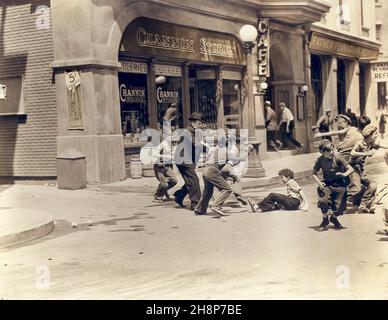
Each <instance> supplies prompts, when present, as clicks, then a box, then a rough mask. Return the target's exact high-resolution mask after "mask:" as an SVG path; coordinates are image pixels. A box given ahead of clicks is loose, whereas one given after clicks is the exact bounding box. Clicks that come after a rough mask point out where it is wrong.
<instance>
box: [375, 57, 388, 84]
mask: <svg viewBox="0 0 388 320" xmlns="http://www.w3.org/2000/svg"><path fill="white" fill-rule="evenodd" d="M372 80H373V81H374V82H387V81H388V62H378V63H373V64H372Z"/></svg>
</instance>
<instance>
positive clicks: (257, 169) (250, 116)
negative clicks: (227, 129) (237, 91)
mask: <svg viewBox="0 0 388 320" xmlns="http://www.w3.org/2000/svg"><path fill="white" fill-rule="evenodd" d="M254 57H255V55H253V54H252V53H250V52H248V53H247V70H246V72H247V101H246V103H245V104H244V106H243V110H242V120H243V122H242V124H243V126H242V127H243V128H244V129H248V135H249V143H250V144H252V145H253V147H254V150H253V151H252V152H251V153H250V154H249V158H248V171H247V173H246V176H247V177H254V178H259V177H263V176H265V170H264V168H263V165H262V163H261V160H260V156H259V148H260V145H261V143H260V141H259V140H258V139H257V138H256V132H255V131H256V130H255V128H256V121H255V118H256V115H255V99H254V93H255V92H256V88H255V81H254V74H256V72H254V68H255V70H256V69H257V64H256V60H255V58H254ZM261 100H263V97H261Z"/></svg>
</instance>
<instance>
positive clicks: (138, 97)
mask: <svg viewBox="0 0 388 320" xmlns="http://www.w3.org/2000/svg"><path fill="white" fill-rule="evenodd" d="M245 59H246V58H245V53H244V51H243V49H242V47H241V44H240V41H239V40H238V39H237V38H236V37H234V36H233V35H228V34H222V33H216V32H211V31H206V30H201V29H196V28H190V27H184V26H180V25H176V24H171V23H166V22H162V21H159V20H154V19H149V18H137V19H135V20H134V21H133V22H132V23H130V24H129V26H128V27H127V29H126V31H125V33H124V35H123V39H122V43H121V46H120V53H119V61H120V62H121V69H120V71H119V74H118V77H119V86H120V90H119V92H120V106H121V122H122V132H123V134H125V135H126V136H127V138H128V139H127V144H126V145H127V147H130V146H131V144H132V143H133V144H134V145H135V146H136V144H137V140H138V139H137V138H138V137H137V136H136V135H137V134H139V133H140V132H141V131H142V130H144V129H146V128H154V129H158V130H160V129H161V126H162V125H163V116H164V115H165V113H166V110H167V108H168V107H169V106H171V105H172V104H173V105H176V108H177V109H178V112H179V114H180V117H179V118H178V119H176V120H175V121H173V123H172V125H173V129H175V128H183V127H185V126H186V125H187V124H188V123H187V118H188V116H189V115H190V113H192V112H201V113H202V114H203V116H204V119H205V121H206V122H207V124H208V126H209V127H210V128H222V127H224V126H228V127H239V126H240V125H241V105H242V102H243V98H244V97H243V96H244V93H243V91H244V88H242V82H241V79H242V71H243V67H244V65H246V61H245Z"/></svg>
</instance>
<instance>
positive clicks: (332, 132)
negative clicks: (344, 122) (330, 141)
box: [314, 128, 349, 138]
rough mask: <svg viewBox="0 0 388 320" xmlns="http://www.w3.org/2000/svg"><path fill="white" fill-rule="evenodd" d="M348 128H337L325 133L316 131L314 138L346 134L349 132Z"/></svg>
mask: <svg viewBox="0 0 388 320" xmlns="http://www.w3.org/2000/svg"><path fill="white" fill-rule="evenodd" d="M348 130H349V129H348V128H345V129H342V130H335V131H329V132H323V133H316V134H315V135H314V138H321V137H331V136H335V135H338V134H345V133H346V132H348Z"/></svg>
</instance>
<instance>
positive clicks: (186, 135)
mask: <svg viewBox="0 0 388 320" xmlns="http://www.w3.org/2000/svg"><path fill="white" fill-rule="evenodd" d="M189 121H190V124H189V125H188V127H187V128H186V129H185V130H184V132H183V134H182V135H181V136H180V142H179V144H178V146H177V149H176V152H175V159H174V160H175V165H176V166H177V168H178V170H179V172H180V174H181V175H182V178H183V180H184V182H185V184H184V185H183V186H182V188H181V189H179V190H178V191H176V192H175V193H174V197H175V202H176V203H178V204H179V206H180V207H182V208H184V207H185V206H184V204H183V200H184V198H185V197H186V196H187V195H189V198H190V201H191V205H190V209H191V210H194V209H195V207H196V205H197V204H198V202H199V199H200V198H201V189H200V186H199V178H198V175H197V173H196V172H195V168H196V164H197V162H198V160H199V158H200V156H201V153H202V152H207V150H208V148H207V147H206V145H204V144H203V143H202V135H201V129H203V128H204V127H205V123H204V121H203V119H202V114H201V113H198V112H193V113H192V114H191V116H190V117H189Z"/></svg>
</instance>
